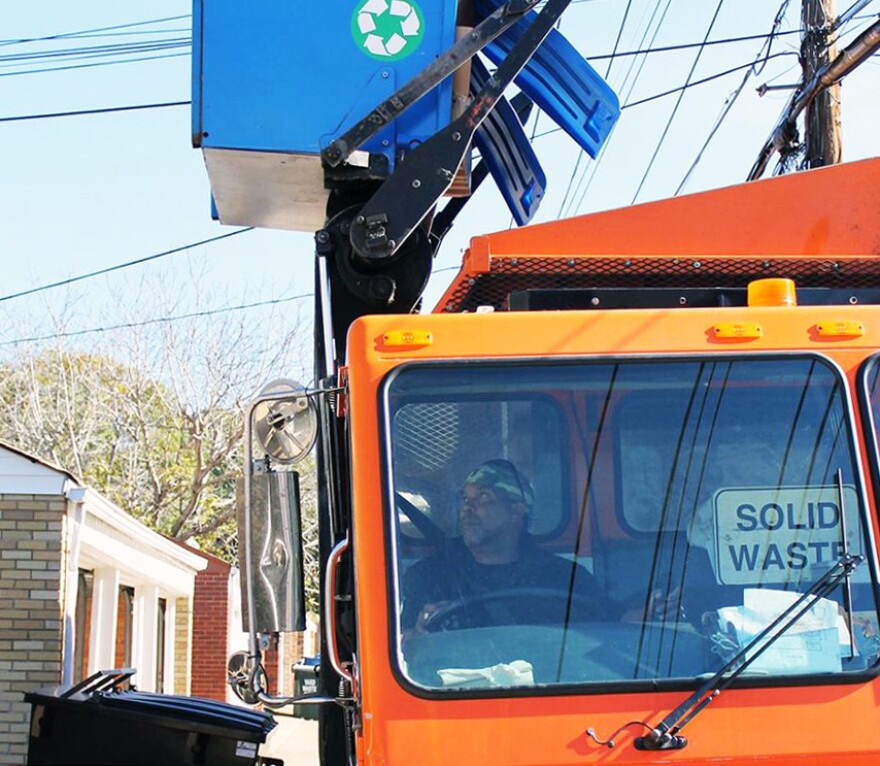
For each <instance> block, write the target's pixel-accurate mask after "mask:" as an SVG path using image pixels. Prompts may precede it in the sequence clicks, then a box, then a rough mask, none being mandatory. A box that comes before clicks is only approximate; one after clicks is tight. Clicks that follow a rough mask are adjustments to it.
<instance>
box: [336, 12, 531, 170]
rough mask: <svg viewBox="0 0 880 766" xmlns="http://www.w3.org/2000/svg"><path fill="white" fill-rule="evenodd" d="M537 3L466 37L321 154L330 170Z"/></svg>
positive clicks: (481, 26)
mask: <svg viewBox="0 0 880 766" xmlns="http://www.w3.org/2000/svg"><path fill="white" fill-rule="evenodd" d="M538 2H539V0H510V2H509V3H507V4H506V5H503V6H501V7H500V8H499V9H498V10H496V11H495V12H494V13H493V14H492V15H491V16H488V17H487V18H486V19H484V20H483V21H482V22H481V23H480V24H478V25H477V26H476V27H474V29H473V31H472V32H471V33H470V34H469V35H468V36H467V37H463V38H462V39H461V40H459V41H458V42H456V43H455V44H454V45H453V46H452V47H450V48H449V49H448V50H447V51H446V52H445V53H443V54H442V55H441V56H438V57H437V58H436V59H435V60H434V61H433V63H431V64H430V66H428V67H426V68H425V69H423V70H422V71H421V72H419V73H418V74H417V75H416V76H415V77H413V78H412V79H411V80H410V81H409V82H408V83H406V85H404V86H403V87H402V88H400V89H399V90H398V91H396V92H395V93H394V94H393V95H392V96H390V97H389V98H388V99H387V100H386V101H384V102H383V103H382V104H380V105H379V106H377V107H376V108H375V109H374V110H373V111H372V112H370V113H369V114H368V115H367V116H366V117H364V119H362V120H361V121H360V122H358V123H357V124H356V125H354V126H353V127H352V128H351V129H349V130H348V131H346V132H345V133H344V134H343V135H341V136H340V137H339V138H337V139H336V140H335V141H333V142H332V143H331V144H330V145H329V146H327V148H326V149H324V150H323V151H322V152H321V159H322V160H323V161H324V162H325V163H327V164H328V165H330V167H337V166H338V165H341V164H342V163H343V162H344V161H345V160H346V159H348V158H349V157H350V156H351V153H352V152H353V151H354V150H355V149H357V148H358V147H359V146H360V145H361V144H363V143H364V141H366V140H368V139H369V138H371V137H372V136H374V135H376V133H378V132H379V131H380V130H382V128H384V127H385V126H386V125H388V123H390V122H391V121H392V120H394V119H396V118H397V117H398V116H400V115H401V114H402V113H403V112H405V111H406V110H407V109H409V108H410V107H411V106H412V105H413V104H414V103H415V102H416V101H418V100H419V99H420V98H421V97H422V96H424V95H425V94H426V93H428V92H430V91H431V90H432V89H433V88H435V87H436V86H437V85H439V84H440V83H441V82H442V81H443V80H445V79H446V78H447V77H448V76H449V75H450V74H452V73H453V72H454V71H455V70H456V69H458V68H459V67H460V66H462V65H463V64H465V63H466V62H467V61H468V60H469V59H471V58H472V57H473V56H475V55H476V54H477V53H479V52H480V51H481V50H482V49H483V48H485V47H486V46H487V45H488V44H489V43H490V42H492V41H493V40H494V39H495V38H496V37H498V35H500V34H502V33H503V32H505V31H506V30H507V29H508V28H510V27H511V26H513V24H515V23H516V22H517V21H518V20H519V19H520V18H522V16H523V15H524V14H525V13H527V12H528V11H530V10H531V9H532V8H534V7H535V6H536V5H537V4H538ZM536 47H537V46H536Z"/></svg>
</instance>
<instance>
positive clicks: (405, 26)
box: [351, 0, 425, 61]
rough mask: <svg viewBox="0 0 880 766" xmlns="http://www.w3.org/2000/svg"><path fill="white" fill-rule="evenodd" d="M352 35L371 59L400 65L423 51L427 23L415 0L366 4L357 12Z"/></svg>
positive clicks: (368, 1) (377, 0)
mask: <svg viewBox="0 0 880 766" xmlns="http://www.w3.org/2000/svg"><path fill="white" fill-rule="evenodd" d="M351 34H352V37H353V38H354V41H355V44H356V45H357V46H358V47H359V48H360V50H361V52H362V53H365V54H366V55H367V56H370V57H371V58H376V59H384V60H386V61H397V60H399V59H403V58H406V57H407V56H409V55H410V54H411V53H414V52H415V50H416V48H418V47H419V43H421V41H422V38H423V37H424V34H425V21H424V18H423V17H422V11H421V9H420V8H419V6H418V4H417V3H416V2H415V0H366V2H361V3H359V4H358V5H357V7H356V8H355V10H354V14H353V15H352V19H351Z"/></svg>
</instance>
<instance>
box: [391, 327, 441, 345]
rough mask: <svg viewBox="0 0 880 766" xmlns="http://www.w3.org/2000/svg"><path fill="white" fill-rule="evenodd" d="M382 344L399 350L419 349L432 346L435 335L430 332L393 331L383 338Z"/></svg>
mask: <svg viewBox="0 0 880 766" xmlns="http://www.w3.org/2000/svg"><path fill="white" fill-rule="evenodd" d="M382 342H383V343H384V344H385V345H386V346H396V347H398V348H419V347H421V346H430V345H431V344H432V343H433V342H434V335H433V333H431V332H429V331H428V330H391V331H389V332H386V333H385V334H384V335H383V336H382Z"/></svg>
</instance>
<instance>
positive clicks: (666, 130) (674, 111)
mask: <svg viewBox="0 0 880 766" xmlns="http://www.w3.org/2000/svg"><path fill="white" fill-rule="evenodd" d="M723 5H724V0H718V5H717V6H716V8H715V13H714V14H713V16H712V20H711V21H710V22H709V28H708V29H707V30H706V36H705V38H704V42H705V41H706V40H708V39H709V35H710V34H712V28H713V27H714V26H715V22H716V21H717V20H718V14H719V13H721V8H722V6H723ZM704 50H705V47H700V48H699V49H698V50H697V55H696V56H695V57H694V63H693V64H692V65H691V68H690V71H689V72H688V75H687V78H686V79H685V83H684V84H685V85H688V84H689V83H690V81H691V78H692V77H693V76H694V72H695V71H696V69H697V65H698V64H699V63H700V59H701V58H702V56H703V51H704ZM684 94H685V89H682V90H681V92H680V93H679V94H678V99H677V100H676V102H675V106H674V107H673V108H672V114H670V115H669V119H668V120H667V121H666V127H664V128H663V133H662V134H661V135H660V140H659V141H658V142H657V146H656V147H655V148H654V153H653V154H652V155H651V159H650V161H649V162H648V167H647V168H645V173H644V175H643V176H642V180H641V181H639V185H638V187H637V188H636V193H635V194H634V195H633V198H632V203H633V204H634V203H635V201H636V200H637V199H638V198H639V194H641V191H642V187H643V186H644V185H645V181H647V180H648V176H649V175H650V173H651V169H652V168H653V167H654V162H655V161H656V159H657V156H658V155H659V154H660V148H661V147H662V146H663V144H664V142H665V141H666V136H667V135H668V134H669V129H670V128H671V127H672V123H673V121H674V120H675V115H676V114H678V108H679V107H680V106H681V102H682V99H684Z"/></svg>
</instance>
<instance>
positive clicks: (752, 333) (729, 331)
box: [712, 322, 764, 340]
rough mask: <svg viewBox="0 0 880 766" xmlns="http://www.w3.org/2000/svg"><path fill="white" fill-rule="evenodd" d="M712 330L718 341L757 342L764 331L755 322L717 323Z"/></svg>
mask: <svg viewBox="0 0 880 766" xmlns="http://www.w3.org/2000/svg"><path fill="white" fill-rule="evenodd" d="M712 330H713V331H714V332H715V337H716V338H717V339H718V340H757V339H758V338H763V337H764V330H763V329H762V328H761V325H759V324H758V323H757V322H719V323H718V324H716V325H715V326H714V327H713V328H712Z"/></svg>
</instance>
